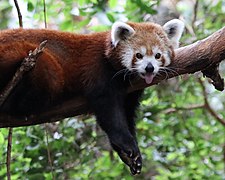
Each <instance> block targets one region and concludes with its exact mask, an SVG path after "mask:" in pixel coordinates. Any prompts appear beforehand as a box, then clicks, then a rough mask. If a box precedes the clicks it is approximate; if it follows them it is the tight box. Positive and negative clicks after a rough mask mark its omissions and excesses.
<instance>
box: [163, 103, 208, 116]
mask: <svg viewBox="0 0 225 180" xmlns="http://www.w3.org/2000/svg"><path fill="white" fill-rule="evenodd" d="M204 107H205V105H204V104H193V105H189V106H186V107H175V108H168V109H165V110H163V114H170V113H175V112H177V111H190V110H193V109H201V108H204Z"/></svg>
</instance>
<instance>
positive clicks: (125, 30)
mask: <svg viewBox="0 0 225 180" xmlns="http://www.w3.org/2000/svg"><path fill="white" fill-rule="evenodd" d="M134 33H135V31H134V29H133V28H132V27H131V26H130V25H128V24H126V23H123V22H115V23H114V24H113V25H112V30H111V39H112V44H113V45H114V46H115V47H116V46H117V44H118V43H119V41H120V40H125V39H127V38H128V37H129V36H132V35H133V34H134Z"/></svg>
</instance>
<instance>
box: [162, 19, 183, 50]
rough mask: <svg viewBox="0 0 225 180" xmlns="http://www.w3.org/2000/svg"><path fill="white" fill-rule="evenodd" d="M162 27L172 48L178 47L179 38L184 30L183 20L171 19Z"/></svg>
mask: <svg viewBox="0 0 225 180" xmlns="http://www.w3.org/2000/svg"><path fill="white" fill-rule="evenodd" d="M163 29H164V31H165V32H166V34H167V36H168V38H169V39H170V41H171V44H172V46H173V48H178V47H179V40H180V38H181V35H182V33H183V31H184V23H183V21H181V20H179V19H173V20H171V21H168V22H167V23H166V24H164V26H163Z"/></svg>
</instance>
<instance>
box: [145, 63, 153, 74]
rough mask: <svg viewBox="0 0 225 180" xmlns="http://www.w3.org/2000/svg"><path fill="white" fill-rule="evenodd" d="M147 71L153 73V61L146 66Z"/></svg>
mask: <svg viewBox="0 0 225 180" xmlns="http://www.w3.org/2000/svg"><path fill="white" fill-rule="evenodd" d="M145 71H146V73H152V72H153V71H154V66H153V65H152V63H148V65H147V66H146V68H145Z"/></svg>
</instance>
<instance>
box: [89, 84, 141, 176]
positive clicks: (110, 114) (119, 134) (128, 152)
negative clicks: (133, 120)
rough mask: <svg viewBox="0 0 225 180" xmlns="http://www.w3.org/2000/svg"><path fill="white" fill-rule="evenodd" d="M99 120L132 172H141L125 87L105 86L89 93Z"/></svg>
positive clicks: (139, 155) (139, 157)
mask: <svg viewBox="0 0 225 180" xmlns="http://www.w3.org/2000/svg"><path fill="white" fill-rule="evenodd" d="M88 100H89V103H90V105H91V108H92V109H93V110H94V113H95V115H96V118H97V121H98V123H99V125H100V126H101V128H102V129H103V130H104V131H105V132H106V134H107V136H108V138H109V141H110V143H111V145H112V147H113V149H114V150H115V151H116V152H117V153H118V155H119V156H120V158H121V160H122V161H123V162H124V163H126V164H127V165H128V166H129V167H130V171H131V173H132V174H133V175H134V174H139V173H140V172H141V167H142V158H141V154H140V151H139V148H138V145H137V142H136V139H135V137H134V136H133V135H132V134H131V133H130V131H129V126H128V124H127V119H126V118H127V117H126V112H125V108H124V105H125V89H124V90H123V89H117V88H116V87H115V86H111V87H105V88H104V90H103V91H101V90H100V89H98V90H96V91H95V92H92V93H90V94H89V95H88Z"/></svg>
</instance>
